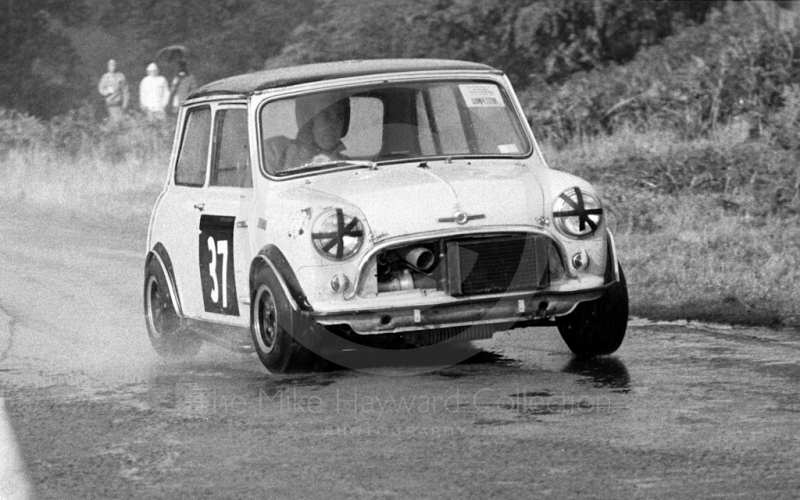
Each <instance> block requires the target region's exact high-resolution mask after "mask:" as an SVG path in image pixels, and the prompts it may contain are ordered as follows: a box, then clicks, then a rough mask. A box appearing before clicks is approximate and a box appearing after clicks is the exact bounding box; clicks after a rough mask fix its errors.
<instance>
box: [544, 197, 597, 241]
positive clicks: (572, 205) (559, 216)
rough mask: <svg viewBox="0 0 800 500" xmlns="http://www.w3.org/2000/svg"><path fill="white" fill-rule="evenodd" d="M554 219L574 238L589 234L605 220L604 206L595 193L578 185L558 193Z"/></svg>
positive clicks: (565, 232) (559, 226)
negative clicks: (588, 191)
mask: <svg viewBox="0 0 800 500" xmlns="http://www.w3.org/2000/svg"><path fill="white" fill-rule="evenodd" d="M553 220H554V221H555V226H556V227H557V228H558V230H559V231H561V232H562V233H564V234H566V235H567V236H570V237H572V238H583V237H584V236H589V235H591V234H592V233H594V232H595V231H597V228H598V227H600V224H601V223H602V222H603V208H602V207H601V206H600V202H599V201H598V200H597V198H595V197H594V196H593V195H591V194H589V193H587V192H585V191H582V190H581V188H579V187H576V188H572V189H568V190H566V191H564V192H563V193H561V194H560V195H558V198H556V201H555V202H554V203H553Z"/></svg>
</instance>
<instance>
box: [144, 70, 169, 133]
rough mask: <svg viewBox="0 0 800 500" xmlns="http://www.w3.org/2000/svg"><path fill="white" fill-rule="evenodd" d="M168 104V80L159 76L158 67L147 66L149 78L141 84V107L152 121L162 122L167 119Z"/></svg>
mask: <svg viewBox="0 0 800 500" xmlns="http://www.w3.org/2000/svg"><path fill="white" fill-rule="evenodd" d="M168 104H169V84H168V83H167V79H166V78H164V77H163V76H161V75H159V74H158V65H156V63H154V62H151V63H150V64H149V65H148V66H147V76H145V77H144V78H142V83H140V84H139V106H140V107H141V109H142V111H144V113H145V114H146V115H147V118H148V119H149V120H150V121H161V120H164V118H166V112H165V110H166V109H167V105H168Z"/></svg>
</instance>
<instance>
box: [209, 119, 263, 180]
mask: <svg viewBox="0 0 800 500" xmlns="http://www.w3.org/2000/svg"><path fill="white" fill-rule="evenodd" d="M209 185H211V186H230V187H245V188H247V187H253V177H252V175H251V173H250V147H249V141H248V135H247V110H246V109H244V108H234V109H222V110H219V111H217V120H216V124H215V126H214V159H213V161H212V163H211V180H210V182H209Z"/></svg>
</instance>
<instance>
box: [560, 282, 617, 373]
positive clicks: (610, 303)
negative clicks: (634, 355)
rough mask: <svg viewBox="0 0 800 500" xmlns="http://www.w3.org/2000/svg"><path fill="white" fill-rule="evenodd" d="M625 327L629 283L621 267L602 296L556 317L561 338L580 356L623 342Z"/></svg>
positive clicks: (611, 349)
mask: <svg viewBox="0 0 800 500" xmlns="http://www.w3.org/2000/svg"><path fill="white" fill-rule="evenodd" d="M627 327H628V285H627V283H626V282H625V275H624V274H623V272H622V267H620V268H619V281H618V282H616V283H614V284H613V285H611V287H609V288H608V289H607V290H606V293H605V294H603V296H602V297H600V298H599V299H596V300H592V301H589V302H581V303H580V304H578V306H577V307H576V308H575V310H574V311H572V312H571V313H570V314H569V315H567V316H564V317H562V318H559V319H558V331H559V332H560V333H561V338H563V339H564V342H565V343H566V344H567V346H568V347H569V348H570V350H571V351H572V352H573V353H575V355H576V356H577V357H580V358H591V357H594V356H602V355H604V354H611V353H613V352H614V351H616V350H617V349H619V346H620V345H622V340H623V339H624V338H625V330H626V329H627Z"/></svg>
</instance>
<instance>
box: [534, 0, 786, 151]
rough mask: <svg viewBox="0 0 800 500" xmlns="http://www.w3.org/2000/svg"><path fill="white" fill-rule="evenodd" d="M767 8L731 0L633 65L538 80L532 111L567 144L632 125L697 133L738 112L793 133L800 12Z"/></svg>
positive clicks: (769, 128)
mask: <svg viewBox="0 0 800 500" xmlns="http://www.w3.org/2000/svg"><path fill="white" fill-rule="evenodd" d="M764 9H765V6H764V4H759V6H754V5H751V4H741V5H739V4H736V5H730V6H728V8H726V9H725V10H724V11H720V12H717V13H716V14H715V15H714V16H712V17H711V19H710V20H709V21H708V22H706V23H705V24H704V25H701V26H696V27H689V28H687V29H684V30H683V31H681V32H680V33H679V34H677V35H674V36H672V37H669V38H666V39H665V40H664V41H663V43H662V44H660V45H658V46H654V47H650V48H647V49H645V50H643V51H642V52H641V53H640V54H639V55H638V56H637V57H636V58H635V59H634V60H633V61H632V62H631V63H629V64H626V65H609V66H606V67H603V68H598V69H595V70H593V71H591V72H584V73H579V74H575V75H573V76H572V77H571V78H570V79H569V80H567V81H566V82H564V83H563V84H562V85H558V86H556V85H546V84H542V85H539V86H536V87H532V88H530V89H529V90H528V91H527V92H525V93H524V95H523V100H524V101H525V102H526V110H527V113H528V116H529V119H531V120H532V121H533V122H534V123H535V125H536V127H537V128H538V129H539V130H540V131H541V133H542V134H543V135H544V136H547V137H549V138H550V139H551V140H553V141H554V142H555V143H557V144H561V145H563V144H566V143H567V142H569V141H571V140H574V139H582V138H585V137H587V136H596V135H598V134H604V133H610V132H613V131H614V130H618V129H620V128H624V127H631V128H634V129H637V130H651V129H671V130H678V131H680V132H681V134H682V135H683V136H684V137H686V138H693V137H698V136H701V135H704V134H707V133H709V132H710V131H712V130H714V129H716V128H718V127H719V126H720V125H721V124H724V123H728V122H731V121H733V120H734V119H737V118H738V119H741V120H745V121H747V122H748V123H750V124H751V126H752V128H753V131H754V133H756V134H762V135H763V134H773V133H774V134H776V135H779V136H780V135H782V136H784V138H787V137H789V136H791V132H792V131H788V132H787V127H789V128H790V129H791V128H792V127H794V118H795V117H796V111H797V109H795V115H794V116H793V117H792V118H791V119H789V120H788V121H787V115H786V112H785V111H784V104H786V103H787V102H789V101H790V100H791V98H792V96H794V95H795V94H796V90H793V87H792V86H791V85H792V84H793V82H794V81H795V80H796V76H797V74H798V70H799V69H800V62H798V61H797V58H796V57H795V53H796V51H797V49H798V48H800V34H799V33H798V28H797V21H798V16H797V14H795V13H794V12H793V11H784V10H783V9H780V8H779V7H778V6H777V5H772V7H771V8H770V9H767V10H766V11H765V10H764ZM781 17H782V19H781ZM776 18H777V19H778V20H779V22H776V21H775V19H776ZM784 142H785V141H784Z"/></svg>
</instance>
